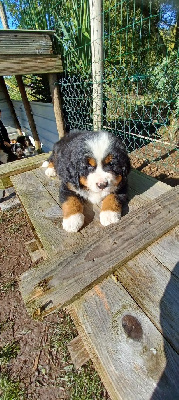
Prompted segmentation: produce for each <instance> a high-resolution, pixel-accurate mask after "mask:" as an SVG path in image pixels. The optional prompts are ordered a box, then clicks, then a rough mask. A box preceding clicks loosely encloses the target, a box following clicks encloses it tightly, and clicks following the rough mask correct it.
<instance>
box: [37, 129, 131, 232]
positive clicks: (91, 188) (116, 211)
mask: <svg viewBox="0 0 179 400" xmlns="http://www.w3.org/2000/svg"><path fill="white" fill-rule="evenodd" d="M43 167H47V169H46V171H45V173H46V175H47V176H54V175H56V174H57V175H59V176H60V178H61V180H62V183H61V187H60V201H61V203H62V210H63V228H64V229H65V230H66V231H68V232H77V231H78V230H79V229H80V228H81V227H82V226H83V224H84V215H83V204H84V201H85V200H89V201H90V202H91V203H93V204H100V207H101V211H100V222H101V224H102V225H103V226H107V225H110V224H113V223H117V222H118V221H119V220H120V217H121V209H122V205H123V204H124V202H125V201H126V193H127V175H128V173H129V171H130V160H129V157H128V155H127V152H126V149H125V146H124V144H123V143H122V141H121V140H120V138H119V137H118V136H115V135H113V134H112V133H110V132H106V131H99V132H89V131H71V132H70V133H68V134H66V135H65V136H64V137H63V138H62V139H61V140H60V141H59V142H57V143H55V145H54V148H53V152H52V155H51V157H50V158H49V160H48V161H46V162H45V163H43Z"/></svg>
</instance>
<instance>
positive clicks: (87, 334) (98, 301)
mask: <svg viewBox="0 0 179 400" xmlns="http://www.w3.org/2000/svg"><path fill="white" fill-rule="evenodd" d="M67 310H68V312H69V311H70V313H71V316H72V318H73V320H74V321H75V325H76V327H77V329H78V332H79V334H80V336H81V338H82V340H83V342H84V343H85V346H86V347H87V349H88V352H89V353H90V357H91V359H92V362H93V364H94V366H95V368H96V370H97V371H98V373H99V375H100V377H101V379H102V381H103V383H104V385H105V387H106V389H107V391H108V393H109V395H110V397H111V399H112V400H129V399H130V400H136V399H137V400H151V399H152V400H163V399H167V400H174V399H178V398H179V385H178V371H179V355H178V354H177V353H176V352H175V351H174V350H173V348H172V347H171V346H170V345H169V344H168V343H167V341H166V340H164V339H163V337H162V335H161V333H160V332H159V331H158V330H157V328H156V327H155V326H154V325H153V324H152V322H151V321H150V319H149V318H148V317H147V316H146V315H145V314H144V312H143V311H142V310H141V308H140V307H138V306H137V304H136V303H135V302H134V300H133V299H132V297H130V295H129V294H128V293H127V291H126V290H125V289H124V288H123V287H122V285H121V284H120V283H119V282H116V281H114V280H113V279H112V278H108V279H107V280H104V281H103V282H102V283H101V284H99V285H96V286H95V287H94V288H93V289H91V290H90V291H89V292H88V293H86V294H85V295H84V296H82V297H81V298H80V299H78V300H76V301H75V302H74V303H73V306H72V307H68V308H67Z"/></svg>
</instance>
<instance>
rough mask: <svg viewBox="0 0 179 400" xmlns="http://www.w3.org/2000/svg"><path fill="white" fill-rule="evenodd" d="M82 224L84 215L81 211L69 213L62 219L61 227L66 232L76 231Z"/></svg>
mask: <svg viewBox="0 0 179 400" xmlns="http://www.w3.org/2000/svg"><path fill="white" fill-rule="evenodd" d="M83 224H84V215H83V214H81V213H77V214H73V215H70V217H68V218H64V219H63V229H65V231H67V232H78V231H79V229H80V228H81V227H82V226H83Z"/></svg>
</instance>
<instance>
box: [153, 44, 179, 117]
mask: <svg viewBox="0 0 179 400" xmlns="http://www.w3.org/2000/svg"><path fill="white" fill-rule="evenodd" d="M178 71H179V58H178V57H177V51H175V50H174V51H173V52H171V53H170V54H169V56H167V57H164V58H163V60H162V62H161V63H160V64H158V65H157V66H156V67H155V68H154V69H152V70H151V72H150V73H151V75H150V81H149V87H150V91H151V93H153V94H155V95H157V96H160V97H161V98H162V97H163V98H166V99H167V100H168V102H169V104H170V107H171V108H172V109H176V111H177V113H179V102H178V93H179V73H178Z"/></svg>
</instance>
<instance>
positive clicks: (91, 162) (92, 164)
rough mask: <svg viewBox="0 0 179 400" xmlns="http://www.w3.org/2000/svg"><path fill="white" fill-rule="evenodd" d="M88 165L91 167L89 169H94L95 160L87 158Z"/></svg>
mask: <svg viewBox="0 0 179 400" xmlns="http://www.w3.org/2000/svg"><path fill="white" fill-rule="evenodd" d="M88 164H89V165H91V167H96V160H95V159H94V158H92V157H90V158H88Z"/></svg>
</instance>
